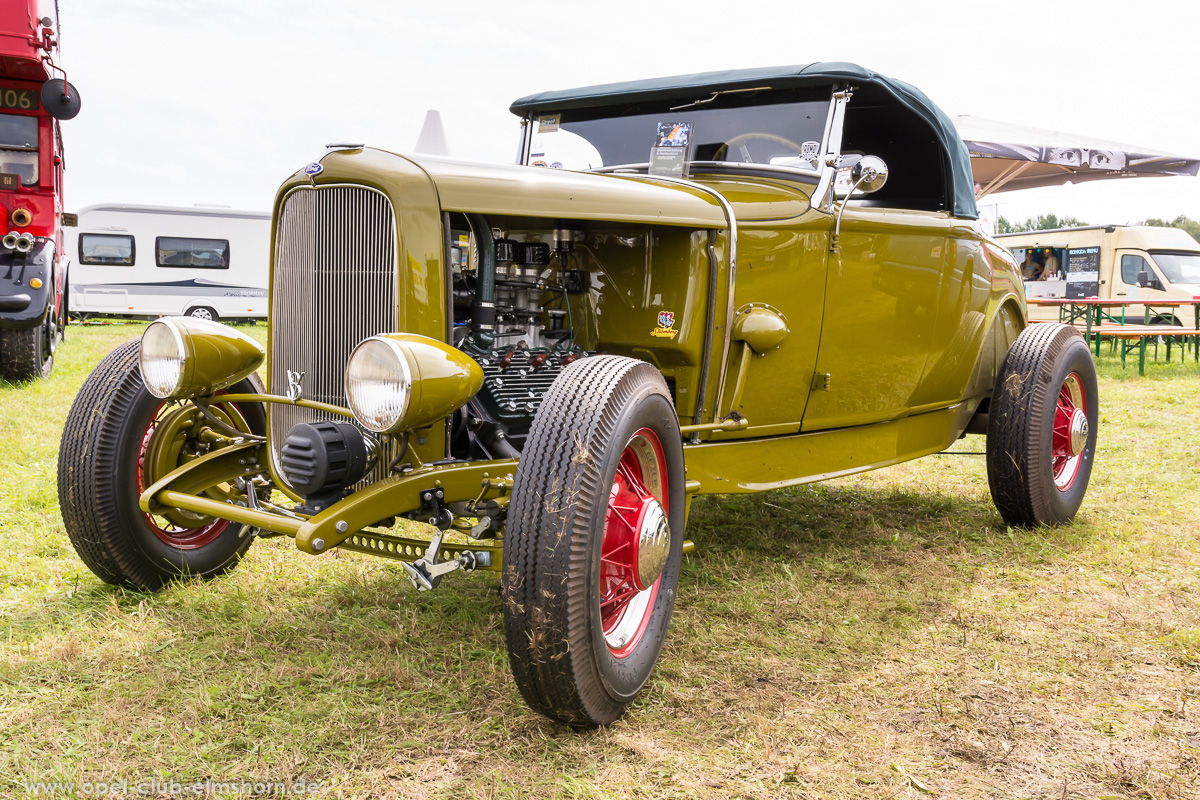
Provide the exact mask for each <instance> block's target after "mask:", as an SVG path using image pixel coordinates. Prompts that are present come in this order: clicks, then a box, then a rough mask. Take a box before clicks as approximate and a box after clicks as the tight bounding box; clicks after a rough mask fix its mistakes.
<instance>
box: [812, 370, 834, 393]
mask: <svg viewBox="0 0 1200 800" xmlns="http://www.w3.org/2000/svg"><path fill="white" fill-rule="evenodd" d="M832 380H833V375H831V374H830V373H828V372H818V373H817V374H816V375H813V379H812V390H813V391H814V392H816V391H820V390H822V389H824V390H825V391H829V384H830V382H831V381H832Z"/></svg>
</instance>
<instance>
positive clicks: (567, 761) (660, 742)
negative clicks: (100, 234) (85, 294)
mask: <svg viewBox="0 0 1200 800" xmlns="http://www.w3.org/2000/svg"><path fill="white" fill-rule="evenodd" d="M251 330H253V331H254V332H255V334H256V335H258V336H260V337H261V336H262V335H263V334H264V333H265V327H262V326H260V327H257V328H254V329H251ZM139 332H140V327H138V326H84V327H82V328H81V327H78V326H73V327H71V328H70V329H69V331H68V339H67V341H66V343H65V345H64V347H63V348H62V349H61V350H60V351H59V356H60V357H59V362H58V364H57V366H56V368H55V371H54V375H53V377H52V378H51V379H50V380H49V381H45V382H41V383H37V384H32V385H28V386H12V385H8V384H4V383H0V452H2V453H3V458H4V466H3V468H2V469H0V549H2V552H3V553H4V554H5V558H4V560H3V563H2V564H0V796H4V797H8V796H23V795H25V794H26V793H27V788H26V787H27V785H28V782H34V781H48V782H73V783H74V786H75V788H74V789H69V788H64V787H59V788H55V789H52V790H51V791H50V792H49V794H51V795H54V796H72V795H73V794H74V795H78V796H89V795H88V794H87V791H88V790H89V787H88V786H85V785H84V784H83V782H84V781H91V782H94V783H92V784H90V791H91V792H92V793H93V794H94V793H95V791H96V790H97V789H98V788H102V787H98V786H97V785H96V783H110V782H113V781H117V782H118V784H117V785H118V787H119V786H121V784H120V783H119V782H121V781H126V782H127V783H126V784H125V786H126V787H127V788H128V791H129V792H131V793H133V792H135V786H136V784H138V782H139V781H148V780H152V779H153V780H157V781H159V782H160V783H159V784H157V786H155V787H152V788H153V789H154V790H158V791H160V794H163V795H164V796H165V795H166V794H169V793H170V792H172V791H173V789H172V788H171V783H170V782H171V781H175V782H176V784H177V786H178V785H182V786H188V787H190V786H191V784H192V783H193V782H194V781H196V780H204V779H212V780H213V781H214V782H217V783H223V782H229V781H232V782H234V785H233V786H223V787H222V786H218V787H217V793H218V794H220V793H221V791H222V790H225V791H230V790H236V789H240V788H241V787H242V786H243V785H242V784H240V783H238V782H240V781H246V782H247V784H246V785H252V784H253V783H254V782H256V781H257V782H272V783H275V782H284V783H287V784H288V786H289V787H290V786H291V785H292V784H293V782H295V781H298V780H299V779H303V780H305V781H306V782H309V783H310V784H311V782H316V784H317V792H316V795H308V796H322V797H377V798H423V797H456V798H458V797H467V798H506V797H526V796H528V797H539V798H540V797H563V798H649V797H678V798H690V797H701V798H776V797H787V798H956V799H957V798H1045V800H1051V798H1053V799H1055V800H1059V799H1067V798H1108V797H1120V798H1159V799H1165V798H1197V797H1200V505H1198V501H1200V457H1198V456H1200V413H1198V412H1197V409H1198V408H1200V369H1198V368H1197V366H1196V365H1195V364H1194V363H1192V362H1190V361H1189V362H1188V363H1187V364H1179V363H1176V364H1173V365H1170V366H1168V365H1165V364H1162V363H1158V364H1156V365H1152V366H1150V367H1149V368H1148V370H1147V375H1146V377H1145V378H1139V377H1138V375H1137V367H1136V363H1134V364H1133V365H1132V367H1131V369H1129V370H1126V371H1122V370H1121V367H1120V363H1119V361H1118V360H1117V359H1116V358H1115V357H1113V356H1109V355H1107V354H1106V355H1105V356H1104V357H1103V358H1102V359H1101V364H1100V371H1101V383H1100V389H1101V398H1102V399H1101V403H1102V408H1101V415H1102V419H1101V423H1100V429H1099V451H1098V455H1097V466H1096V471H1095V473H1094V474H1093V477H1092V486H1091V490H1090V492H1089V495H1088V498H1087V500H1086V502H1085V505H1084V508H1083V511H1082V513H1081V515H1080V517H1079V519H1078V520H1077V522H1076V523H1075V524H1073V525H1072V526H1070V527H1067V528H1062V529H1056V530H1039V531H1023V530H1009V529H1006V528H1005V526H1004V525H1003V524H1002V522H1001V521H1000V518H999V516H998V515H997V513H996V512H995V510H994V508H993V506H992V504H991V500H990V498H989V495H988V489H987V478H986V471H985V468H984V461H983V458H982V456H979V455H974V454H973V453H976V452H978V451H980V450H982V449H983V439H982V438H981V437H975V436H971V437H967V438H966V439H965V440H963V441H961V442H959V443H958V446H957V447H956V448H955V449H956V451H959V454H956V455H944V456H935V457H932V458H927V459H923V460H920V461H917V462H913V463H910V464H905V465H901V466H897V467H893V468H890V469H886V470H882V471H879V472H876V473H870V474H866V475H862V476H858V477H853V478H848V479H842V480H837V481H833V482H830V483H825V484H819V485H815V486H811V487H803V488H798V489H794V490H783V491H778V492H773V493H770V494H766V495H759V496H751V497H705V498H700V499H699V500H698V501H697V502H696V504H695V506H694V510H693V513H692V519H691V521H690V524H689V529H688V536H689V538H691V539H693V540H694V541H695V542H696V545H697V549H696V552H695V553H693V554H692V555H690V556H688V557H687V559H686V563H685V569H684V575H683V581H682V585H681V587H680V594H679V599H678V602H677V605H676V612H675V617H674V621H673V626H672V630H671V634H670V636H669V637H668V642H667V646H666V649H665V651H664V655H663V659H662V661H661V663H660V665H659V667H658V669H657V671H656V673H655V676H654V678H653V679H652V682H651V686H650V688H649V690H648V692H647V693H646V694H645V695H644V697H643V698H641V699H640V700H639V701H638V702H637V703H636V704H635V705H634V706H633V707H632V708H631V710H630V712H629V713H628V714H627V715H626V716H625V717H624V718H623V719H622V720H621V721H620V722H618V723H617V724H615V725H613V726H611V727H610V728H608V729H606V730H600V731H591V732H578V731H575V730H571V729H568V728H566V727H564V726H560V725H557V724H554V723H551V722H548V721H546V720H544V719H542V718H540V717H538V716H536V715H535V714H534V713H532V712H531V711H529V710H528V709H527V708H526V707H525V706H524V705H523V704H522V702H521V700H520V697H519V696H518V694H517V691H516V689H515V687H514V686H513V683H512V680H511V678H510V676H509V674H508V667H507V659H506V656H505V651H504V637H503V631H502V624H501V616H500V596H499V592H498V590H497V582H496V580H495V578H493V577H490V576H488V575H485V574H475V575H469V576H461V575H460V576H452V577H451V578H450V579H448V580H447V581H446V582H445V583H444V584H443V585H442V587H441V588H440V589H438V590H437V591H435V592H433V593H430V594H418V593H417V592H416V591H415V590H414V589H413V588H412V587H411V585H410V584H409V583H408V582H407V580H405V579H404V577H403V575H402V572H401V570H400V568H399V566H398V565H396V564H393V563H389V562H385V561H380V560H374V559H371V558H370V557H367V556H358V555H354V554H348V553H341V552H333V553H330V554H329V555H326V556H322V557H310V556H306V555H304V554H301V553H300V552H298V551H297V550H296V549H295V547H294V545H293V544H292V543H291V541H290V540H287V539H273V540H268V541H262V542H258V543H256V544H255V546H254V547H253V548H252V549H251V550H250V553H249V555H248V557H247V558H246V560H245V561H244V562H243V563H242V564H241V566H239V568H238V569H237V570H236V571H235V572H233V573H232V574H231V575H229V576H228V577H225V578H222V579H218V580H215V581H213V582H211V583H207V584H187V585H177V586H174V587H172V588H169V589H168V590H166V591H164V592H162V593H160V594H155V595H150V594H139V593H135V592H129V591H122V590H118V589H114V588H112V587H109V586H106V585H104V584H102V583H100V582H99V580H97V579H96V578H95V577H94V576H93V575H92V574H91V573H90V572H88V571H87V569H86V568H85V567H84V566H83V565H82V563H81V562H80V561H79V560H78V559H77V558H76V556H75V554H74V551H73V550H72V549H71V545H70V543H69V542H68V540H67V536H66V534H65V532H64V530H63V527H62V521H61V519H60V516H59V511H58V501H57V497H56V492H55V476H56V460H57V455H58V443H59V435H60V431H61V429H62V425H63V420H64V418H65V416H66V413H67V410H68V408H69V405H70V402H71V400H72V398H73V397H74V395H75V392H76V391H77V389H78V387H79V386H80V384H81V382H82V381H83V379H84V378H85V376H86V374H87V373H88V371H89V370H90V369H91V367H92V366H93V365H94V364H95V363H96V362H97V361H98V360H99V359H100V357H101V356H102V355H103V354H104V353H106V352H107V351H108V350H109V349H111V348H112V347H113V346H115V345H116V344H118V343H120V342H122V341H124V340H126V339H129V338H132V337H134V336H136V335H137V334H138V333H139ZM164 787H165V788H164ZM109 788H111V787H109ZM260 788H262V787H260ZM276 788H278V787H276Z"/></svg>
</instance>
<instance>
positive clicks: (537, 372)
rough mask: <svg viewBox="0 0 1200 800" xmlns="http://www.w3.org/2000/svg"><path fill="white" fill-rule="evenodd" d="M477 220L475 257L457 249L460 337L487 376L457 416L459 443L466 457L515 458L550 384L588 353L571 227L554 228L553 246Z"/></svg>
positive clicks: (458, 451) (455, 446)
mask: <svg viewBox="0 0 1200 800" xmlns="http://www.w3.org/2000/svg"><path fill="white" fill-rule="evenodd" d="M471 222H472V231H473V232H474V233H475V235H474V243H475V251H474V255H475V258H474V259H472V258H469V257H468V256H469V255H470V254H469V253H468V252H467V251H466V249H464V248H462V247H452V248H451V261H452V268H453V271H454V288H455V291H454V295H455V320H456V322H455V324H456V327H455V331H456V335H455V342H456V344H458V346H459V347H460V348H462V350H463V351H464V352H466V353H468V354H470V355H471V357H472V358H474V359H475V360H476V361H477V362H478V363H479V365H480V366H481V367H483V372H484V376H485V378H484V382H483V387H482V388H481V389H480V390H479V393H478V394H477V395H476V396H475V397H474V398H473V399H472V400H471V402H470V403H468V404H467V406H466V407H464V408H463V409H462V410H461V411H459V413H458V416H457V418H456V419H455V424H454V432H453V435H452V450H453V452H454V455H455V456H456V457H462V458H480V457H482V458H510V457H515V456H517V455H518V454H519V452H520V450H521V449H522V447H523V446H524V442H525V437H526V436H527V435H528V433H529V427H530V425H531V424H532V422H533V417H534V415H535V414H536V413H537V411H538V409H539V408H540V407H541V404H542V398H543V397H544V395H545V393H546V391H547V390H548V389H549V388H550V385H551V384H552V383H554V380H555V379H556V378H557V377H558V376H559V373H561V372H562V370H563V369H564V368H565V367H566V366H568V365H569V364H570V363H571V362H573V361H575V360H577V359H579V358H581V357H582V356H584V355H587V354H586V353H585V352H584V351H583V350H582V349H581V348H579V347H578V346H577V345H575V343H574V334H575V332H574V329H573V326H572V325H571V319H570V308H569V306H568V304H567V292H568V288H567V286H566V285H565V284H564V282H563V279H564V274H565V273H566V266H567V265H569V264H570V261H571V258H572V257H573V248H574V245H573V241H572V232H571V231H569V230H566V229H562V230H558V231H555V233H554V237H555V246H554V249H553V250H552V249H551V247H550V245H549V244H547V243H546V242H541V241H516V240H513V239H505V238H500V239H493V238H492V236H491V230H490V229H488V228H486V227H485V225H484V224H482V222H481V221H480V220H479V218H476V217H473V218H471ZM472 261H474V262H475V263H474V265H473V266H474V267H475V268H474V269H471V266H472V264H471V262H472Z"/></svg>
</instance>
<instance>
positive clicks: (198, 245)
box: [154, 236, 229, 269]
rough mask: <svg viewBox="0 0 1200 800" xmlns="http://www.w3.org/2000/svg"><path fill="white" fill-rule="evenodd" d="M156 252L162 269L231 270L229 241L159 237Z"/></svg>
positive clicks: (155, 245) (156, 241)
mask: <svg viewBox="0 0 1200 800" xmlns="http://www.w3.org/2000/svg"><path fill="white" fill-rule="evenodd" d="M154 250H155V253H156V257H157V262H158V265H159V266H160V267H193V268H197V267H198V268H200V269H229V240H228V239H185V238H183V237H180V236H159V237H158V238H157V239H155V240H154Z"/></svg>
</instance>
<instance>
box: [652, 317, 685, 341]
mask: <svg viewBox="0 0 1200 800" xmlns="http://www.w3.org/2000/svg"><path fill="white" fill-rule="evenodd" d="M678 333H679V331H677V330H675V312H674V311H660V312H658V327H657V328H655V329H654V330H652V331H650V335H651V336H657V337H659V338H667V339H674V338H675V336H676V335H677V334H678Z"/></svg>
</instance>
